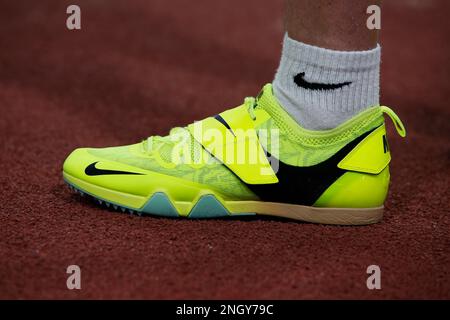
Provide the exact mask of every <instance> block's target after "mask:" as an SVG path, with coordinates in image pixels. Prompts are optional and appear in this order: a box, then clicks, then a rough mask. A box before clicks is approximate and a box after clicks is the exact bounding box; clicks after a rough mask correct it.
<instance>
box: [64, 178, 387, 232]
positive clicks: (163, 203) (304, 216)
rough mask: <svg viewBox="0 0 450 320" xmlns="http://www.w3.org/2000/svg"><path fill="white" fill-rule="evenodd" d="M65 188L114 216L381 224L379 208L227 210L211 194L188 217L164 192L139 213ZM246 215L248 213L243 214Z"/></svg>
mask: <svg viewBox="0 0 450 320" xmlns="http://www.w3.org/2000/svg"><path fill="white" fill-rule="evenodd" d="M64 180H65V182H66V183H67V184H68V185H69V188H70V189H71V190H73V191H75V192H76V193H78V194H80V195H81V196H89V197H91V198H93V199H95V202H96V203H98V204H99V205H100V206H104V207H106V208H110V209H113V210H115V211H118V212H120V211H121V212H128V213H130V214H136V215H147V214H148V215H157V216H162V217H168V218H191V219H198V218H224V217H236V216H247V215H252V216H254V215H265V216H275V217H283V218H289V219H294V220H301V221H304V222H312V223H320V224H334V225H367V224H373V223H377V222H379V221H381V219H382V217H383V206H381V207H375V208H321V207H309V206H302V205H293V204H288V203H270V202H261V201H228V202H226V205H227V207H229V209H227V208H226V207H225V206H224V205H223V204H222V203H221V202H220V201H219V200H218V199H217V198H216V197H215V196H214V195H213V194H204V195H202V196H201V197H200V198H198V199H197V200H196V201H195V204H194V203H191V205H192V207H191V208H190V210H189V212H188V214H180V212H179V211H178V210H177V209H176V207H175V206H174V204H173V202H172V201H171V200H170V198H169V197H168V196H167V195H166V194H165V193H164V192H156V193H154V194H153V195H152V196H151V197H150V199H149V200H148V201H147V202H146V203H145V204H144V205H143V206H142V207H141V208H139V209H136V208H130V207H127V206H124V205H121V204H119V203H114V202H111V201H109V200H106V199H103V198H100V197H98V196H96V195H94V194H91V193H89V192H87V191H86V190H84V189H83V188H80V187H79V186H77V185H76V184H74V183H72V182H70V181H68V180H67V179H64ZM247 212H250V213H247Z"/></svg>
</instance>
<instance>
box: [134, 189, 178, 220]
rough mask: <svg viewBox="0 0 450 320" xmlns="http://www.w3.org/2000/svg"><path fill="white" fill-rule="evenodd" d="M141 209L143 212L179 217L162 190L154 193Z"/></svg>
mask: <svg viewBox="0 0 450 320" xmlns="http://www.w3.org/2000/svg"><path fill="white" fill-rule="evenodd" d="M141 210H142V212H143V213H148V214H156V215H158V216H163V217H172V218H178V217H179V215H178V212H177V209H175V207H174V206H173V204H172V202H170V200H169V198H167V196H166V195H165V194H164V193H162V192H157V193H155V194H154V195H153V196H152V197H151V198H150V200H149V201H148V202H147V203H146V204H145V206H144V207H143V208H142V209H141Z"/></svg>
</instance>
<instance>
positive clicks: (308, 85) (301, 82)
mask: <svg viewBox="0 0 450 320" xmlns="http://www.w3.org/2000/svg"><path fill="white" fill-rule="evenodd" d="M294 82H295V84H296V85H298V86H299V87H300V88H303V89H308V90H335V89H339V88H342V87H345V86H348V85H350V84H352V83H351V82H342V83H317V82H308V81H306V80H305V73H304V72H301V73H299V74H297V75H296V76H295V77H294Z"/></svg>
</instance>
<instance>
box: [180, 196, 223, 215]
mask: <svg viewBox="0 0 450 320" xmlns="http://www.w3.org/2000/svg"><path fill="white" fill-rule="evenodd" d="M229 215H230V213H229V212H228V210H227V209H225V207H224V206H223V205H222V204H221V203H220V202H219V201H217V199H216V197H214V196H213V195H210V194H208V195H204V196H202V197H201V198H200V199H199V200H198V201H197V203H196V204H195V206H194V207H193V208H192V209H191V212H189V218H221V217H226V216H229Z"/></svg>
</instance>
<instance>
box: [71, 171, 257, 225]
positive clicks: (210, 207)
mask: <svg viewBox="0 0 450 320" xmlns="http://www.w3.org/2000/svg"><path fill="white" fill-rule="evenodd" d="M64 181H65V182H66V183H67V185H68V186H69V188H70V189H71V190H73V191H75V192H77V193H79V194H80V195H81V196H84V195H85V194H87V195H89V196H90V197H92V198H93V199H95V200H96V202H97V203H98V204H100V205H104V206H106V207H108V208H112V209H114V210H116V211H119V210H121V211H122V212H129V213H131V214H134V213H136V214H138V215H141V214H151V215H158V216H162V217H168V218H178V217H180V215H179V214H178V211H177V209H176V208H175V207H174V206H173V204H172V202H171V201H170V199H169V198H168V197H167V196H166V195H165V194H164V193H163V192H157V193H155V194H154V195H153V196H152V197H151V198H150V200H148V201H147V203H146V204H145V205H144V206H143V207H142V208H139V209H136V208H130V207H127V206H124V205H121V204H118V203H115V202H111V201H109V200H105V199H103V198H100V197H98V196H96V195H93V194H92V193H89V192H87V191H85V190H83V189H81V188H80V187H78V186H77V185H75V184H73V183H72V182H69V181H67V180H64ZM254 215H256V214H255V213H239V214H233V215H232V214H231V213H230V212H229V211H228V210H227V209H226V208H225V207H224V206H223V205H222V204H221V203H220V202H219V200H217V199H216V197H215V196H214V195H212V194H208V195H204V196H202V197H201V198H200V199H199V200H198V201H197V203H196V204H195V206H194V207H193V208H192V209H191V211H190V212H189V215H188V218H192V219H202V218H222V217H228V216H254Z"/></svg>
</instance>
